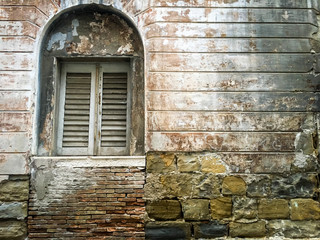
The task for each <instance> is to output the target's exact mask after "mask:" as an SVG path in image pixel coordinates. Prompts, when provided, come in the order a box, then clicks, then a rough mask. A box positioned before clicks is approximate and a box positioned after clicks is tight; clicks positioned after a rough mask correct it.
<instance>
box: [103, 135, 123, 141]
mask: <svg viewBox="0 0 320 240" xmlns="http://www.w3.org/2000/svg"><path fill="white" fill-rule="evenodd" d="M101 141H102V142H104V141H106V142H113V141H115V142H125V141H126V136H103V137H102V138H101Z"/></svg>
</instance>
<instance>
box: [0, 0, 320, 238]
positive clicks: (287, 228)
mask: <svg viewBox="0 0 320 240" xmlns="http://www.w3.org/2000/svg"><path fill="white" fill-rule="evenodd" d="M79 4H103V5H105V6H110V7H111V8H112V9H115V10H116V11H120V12H121V13H124V14H125V15H127V16H128V17H129V18H130V19H131V21H132V23H133V24H134V25H135V26H136V27H137V31H138V32H139V34H140V35H141V38H142V41H143V44H144V85H145V86H144V94H143V93H140V94H141V96H143V95H144V96H143V99H144V100H143V104H140V105H139V106H142V105H145V109H144V110H145V112H144V113H143V115H144V120H145V125H146V126H145V128H144V129H142V130H141V129H139V131H138V132H139V133H141V132H143V134H144V135H145V139H144V150H142V151H141V152H140V153H141V155H143V154H144V153H146V154H147V157H146V185H145V188H144V191H145V195H144V199H145V200H146V201H147V203H146V204H147V205H146V214H145V221H146V237H147V238H150V239H156V238H157V237H158V238H162V239H169V238H170V237H171V238H173V239H178V238H184V239H190V238H214V237H223V236H228V237H265V236H267V237H271V236H279V237H287V238H307V237H313V238H319V237H320V235H319V232H320V231H319V225H320V224H319V220H320V205H319V156H318V150H319V106H320V102H319V88H320V79H319V72H320V64H319V52H320V44H319V29H318V24H319V15H318V14H319V10H320V6H319V2H318V1H317V0H308V1H295V0H287V1H280V0H274V1H269V0H263V1H254V0H212V1H207V0H194V1H180V0H167V1H162V0H148V1H147V0H145V1H125V0H114V1H109V0H103V1H101V0H83V1H77V0H0V13H1V14H0V95H1V97H0V98H1V101H0V126H1V127H0V129H1V133H0V181H1V182H0V196H1V197H0V201H1V203H0V204H1V205H0V230H1V231H0V239H6V238H7V239H24V237H25V236H26V234H27V228H26V218H27V202H28V192H29V190H28V189H29V176H31V180H32V181H31V191H32V192H31V193H32V194H31V195H30V197H31V199H33V200H34V199H36V200H37V199H38V198H37V197H35V196H37V191H36V188H35V186H36V185H37V184H36V183H37V182H39V181H42V180H43V178H37V176H42V175H41V172H39V171H38V172H37V168H36V167H35V166H36V165H34V164H30V163H31V162H32V163H34V161H31V160H30V159H31V158H30V157H31V156H37V155H38V143H37V141H35V139H40V143H42V142H46V141H47V140H48V141H49V142H50V141H51V140H52V139H51V135H50V134H47V133H48V132H49V133H52V129H50V127H51V126H50V125H48V126H47V127H46V128H44V127H41V125H44V122H45V121H46V120H45V119H46V116H47V115H46V114H48V113H50V111H51V109H52V108H54V105H48V106H49V108H48V109H45V110H41V108H40V107H39V104H40V102H39V101H40V100H39V99H41V98H39V96H40V95H39V94H40V93H39V92H41V91H42V90H41V88H39V81H40V79H39V78H41V76H39V74H38V73H39V66H40V65H39V64H38V60H39V58H38V57H39V56H40V54H41V53H40V45H41V44H40V43H41V41H42V40H43V37H44V34H45V31H46V29H48V26H49V25H50V23H49V21H52V20H53V19H55V17H56V16H58V15H59V13H61V11H64V10H65V11H66V9H68V8H72V7H75V6H78V5H79ZM48 83H50V81H48ZM44 99H45V101H47V102H48V103H50V104H51V102H50V97H48V98H47V97H45V98H44ZM37 114H39V115H40V117H41V118H42V119H44V120H43V122H42V123H41V121H39V117H38V116H37ZM41 114H42V115H41ZM51 117H52V116H51ZM49 122H50V121H49ZM36 129H40V130H41V131H37V130H36ZM43 129H45V132H43ZM41 132H42V133H44V134H43V135H41ZM140 136H141V135H140ZM41 139H42V140H41ZM40 145H41V144H40ZM41 146H43V145H41ZM141 146H142V144H141V143H140V149H141ZM41 148H42V149H44V148H43V147H41ZM49 150H50V149H49ZM41 151H42V150H41ZM42 152H44V153H45V154H44V155H49V154H48V153H49V152H50V151H48V149H47V150H43V151H42ZM140 153H139V154H140ZM50 161H51V160H50V159H49V158H48V162H50ZM57 161H58V162H59V161H62V162H65V160H64V159H60V160H57ZM71 162H72V161H71V160H70V165H69V166H68V167H67V168H69V167H71V166H73V165H72V163H71ZM64 167H65V165H64ZM67 168H66V169H67ZM107 168H108V169H105V170H103V171H109V170H110V171H112V168H111V167H110V168H109V167H107ZM44 169H45V171H54V172H55V174H56V175H55V178H54V179H60V178H61V179H65V181H68V179H66V178H63V175H61V176H60V175H59V171H55V170H54V169H52V168H51V166H50V167H48V166H46V165H44ZM50 169H51V170H50ZM129 169H130V168H128V173H130V171H129ZM100 170H101V169H100ZM41 171H44V170H43V169H42V170H41ZM77 171H78V170H77V169H76V170H75V172H77ZM79 171H80V172H81V171H82V172H85V173H83V177H84V179H86V178H87V177H88V176H89V175H90V174H89V173H88V172H87V171H86V170H83V169H82V170H79ZM94 171H95V173H96V172H97V171H98V172H99V169H98V170H97V169H95V170H94ZM121 171H122V170H121ZM139 171H140V172H144V169H139ZM139 171H138V170H137V172H139ZM61 172H62V173H63V170H62V171H61ZM115 172H116V170H115ZM31 173H35V174H33V175H32V174H31ZM87 173H88V174H89V175H86V174H87ZM30 174H31V175H30ZM39 174H40V175H39ZM139 174H140V173H139ZM139 174H138V175H139ZM139 177H140V176H139ZM139 177H138V178H139ZM70 179H72V178H70ZM139 181H143V180H141V179H140V180H139ZM186 182H187V183H188V184H186ZM66 184H67V185H68V183H67V182H66ZM137 185H141V183H140V182H139V184H137ZM142 185H143V184H142ZM68 186H75V187H74V188H75V189H74V190H75V191H78V190H79V189H77V187H76V185H72V184H71V183H70V184H69V185H68ZM47 187H48V188H47V190H46V191H49V192H51V193H54V191H56V189H57V188H55V186H54V185H50V184H49V185H48V186H47ZM87 187H88V190H90V189H89V188H90V187H91V185H90V186H89V185H87ZM80 190H81V191H84V190H85V189H80ZM80 190H79V191H80ZM91 190H92V189H91ZM72 194H75V193H74V192H73V193H72ZM129 194H130V193H129ZM131 194H133V193H131ZM135 194H140V195H139V197H138V198H141V192H140V193H138V192H137V193H135ZM50 196H51V195H50V194H49V195H47V197H48V198H47V199H46V198H42V199H45V200H48V199H49V200H50ZM137 196H138V195H137ZM128 198H129V197H128ZM40 200H41V199H40ZM51 200H55V199H54V198H51ZM135 201H136V202H137V201H138V200H135ZM37 204H38V205H32V206H30V212H29V215H30V218H29V219H30V220H34V218H35V217H36V216H37V214H39V215H41V214H42V215H46V213H44V212H41V211H40V210H39V209H40V208H41V207H43V206H44V205H43V204H45V202H44V201H42V200H41V201H38V202H37ZM274 206H277V207H274ZM66 207H69V206H66ZM137 207H139V208H144V206H141V205H139V204H137ZM13 209H14V211H13ZM38 210H39V211H38ZM140 210H141V209H140ZM32 211H33V212H32ZM88 211H89V210H88ZM105 211H107V210H105ZM105 214H107V212H105ZM48 215H49V214H48ZM52 215H53V214H51V215H50V216H52ZM89 215H90V214H89ZM90 216H92V215H90ZM140 217H141V216H140ZM90 218H91V217H90ZM49 220H50V219H49ZM71 220H75V219H71ZM46 224H47V222H46ZM79 224H80V223H79ZM103 224H105V225H104V226H107V224H106V223H103ZM138 224H141V222H139V223H138ZM29 225H32V221H30V223H29ZM40 225H41V224H40ZM40 225H39V227H38V228H37V227H33V228H32V231H33V233H39V235H37V234H34V235H33V237H37V236H38V237H41V234H40V233H46V234H47V233H49V232H50V227H42V226H40ZM8 226H11V229H12V231H10V232H9V231H7V230H6V229H8V228H9V227H8ZM137 226H138V228H139V229H138V230H137V232H140V231H141V229H140V228H141V226H140V225H136V227H137ZM3 229H4V230H3ZM36 229H40V230H36ZM65 229H68V228H67V227H66V228H65ZM81 229H82V230H83V229H87V230H86V231H87V232H88V231H90V230H88V229H91V228H86V227H83V228H81ZM41 231H42V232H41ZM83 231H85V230H83ZM105 231H113V230H112V229H109V230H106V229H105ZM70 232H71V231H70ZM115 232H117V231H115ZM73 233H74V232H73ZM1 234H2V235H1ZM161 234H163V235H161ZM58 235H59V234H58ZM58 235H57V236H58ZM50 236H51V237H52V236H54V235H50ZM72 236H73V235H72V233H70V237H72ZM73 237H75V236H73ZM96 237H97V236H96ZM100 237H101V236H100ZM113 237H114V236H113ZM119 237H121V236H119ZM137 237H138V236H137ZM139 237H141V236H139Z"/></svg>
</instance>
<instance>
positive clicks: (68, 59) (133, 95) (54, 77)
mask: <svg viewBox="0 0 320 240" xmlns="http://www.w3.org/2000/svg"><path fill="white" fill-rule="evenodd" d="M39 59H40V61H39V84H38V89H37V90H38V91H37V92H38V94H39V96H38V102H37V104H38V108H37V109H38V112H39V113H38V117H37V119H36V121H37V124H36V126H37V129H36V132H37V134H36V135H37V136H36V137H37V141H35V142H37V153H36V154H37V155H38V156H49V155H52V156H54V155H59V150H58V145H59V143H58V141H59V138H61V136H59V134H60V135H61V133H59V131H61V130H59V128H61V123H60V122H59V118H61V109H60V108H63V107H61V102H63V96H61V87H62V85H63V84H61V81H62V80H61V78H63V76H62V72H63V71H62V69H63V68H64V66H65V65H68V64H70V63H73V64H75V65H77V66H78V67H79V69H80V70H81V69H83V67H82V66H86V65H95V66H97V69H98V68H99V69H101V68H103V66H104V65H105V64H106V65H108V64H109V63H111V67H112V66H115V65H117V63H119V65H123V64H125V65H127V66H129V71H128V79H127V81H128V95H127V97H128V99H127V101H128V104H129V105H128V110H127V113H128V114H127V126H126V139H127V142H126V144H127V147H126V149H127V151H126V152H125V153H124V152H121V153H120V154H119V155H143V154H144V129H145V128H144V76H143V73H144V69H143V68H144V52H143V43H142V40H141V37H140V35H139V33H138V30H137V28H136V27H135V26H134V24H133V23H132V22H131V21H130V19H129V18H128V17H126V16H125V15H124V14H123V13H121V12H119V11H118V10H116V9H114V8H112V7H106V6H104V5H97V4H89V5H78V6H76V7H72V8H70V9H68V10H66V11H64V12H63V13H62V14H60V16H59V17H58V18H57V19H56V20H54V21H53V22H52V23H51V24H50V26H49V27H48V28H47V30H46V33H45V34H44V37H43V39H42V42H41V49H40V56H39ZM101 66H102V67H101ZM80 72H81V71H80ZM96 78H97V79H98V78H104V77H103V75H101V74H100V72H99V74H96ZM99 84H101V83H97V84H96V86H95V87H98V85H99ZM91 87H92V86H91ZM102 91H103V90H102ZM94 94H95V95H99V90H97V91H96V92H95V93H94ZM97 99H98V100H97V102H100V100H101V101H102V98H101V99H100V96H99V97H98V98H97ZM99 99H100V100H99ZM90 101H91V100H90ZM93 107H94V105H90V108H91V109H92V108H93ZM98 108H99V107H98ZM95 111H96V112H99V110H97V109H96V110H95ZM63 117H64V116H62V118H63ZM100 117H101V116H100ZM90 118H91V116H90ZM97 118H99V116H98V117H97ZM94 121H97V119H95V120H94ZM90 125H92V122H90ZM90 127H91V126H90ZM101 134H102V133H101V132H96V130H94V138H95V139H94V141H95V144H96V141H97V140H96V137H97V138H99V137H101V136H99V135H101ZM116 134H117V133H116ZM95 144H94V146H93V147H94V148H96V145H95ZM76 153H77V151H76ZM61 155H64V154H61ZM66 155H72V154H70V153H68V154H66ZM76 155H77V154H76ZM78 155H86V154H81V153H79V154H78ZM88 155H108V154H105V153H104V154H102V153H100V152H99V153H97V152H96V151H94V153H92V152H91V153H89V154H88ZM110 155H118V154H117V152H113V153H112V154H110Z"/></svg>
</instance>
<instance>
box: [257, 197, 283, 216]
mask: <svg viewBox="0 0 320 240" xmlns="http://www.w3.org/2000/svg"><path fill="white" fill-rule="evenodd" d="M258 211H259V218H264V219H279V218H280V219H281V218H289V204H288V201H287V200H285V199H261V200H260V202H259V208H258Z"/></svg>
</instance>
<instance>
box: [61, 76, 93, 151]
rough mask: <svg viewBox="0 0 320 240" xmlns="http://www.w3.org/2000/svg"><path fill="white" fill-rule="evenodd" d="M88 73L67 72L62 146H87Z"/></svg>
mask: <svg viewBox="0 0 320 240" xmlns="http://www.w3.org/2000/svg"><path fill="white" fill-rule="evenodd" d="M90 94H91V74H90V73H67V76H66V95H65V105H64V122H63V138H62V147H76V148H77V147H86V148H87V147H88V145H89V121H90Z"/></svg>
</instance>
